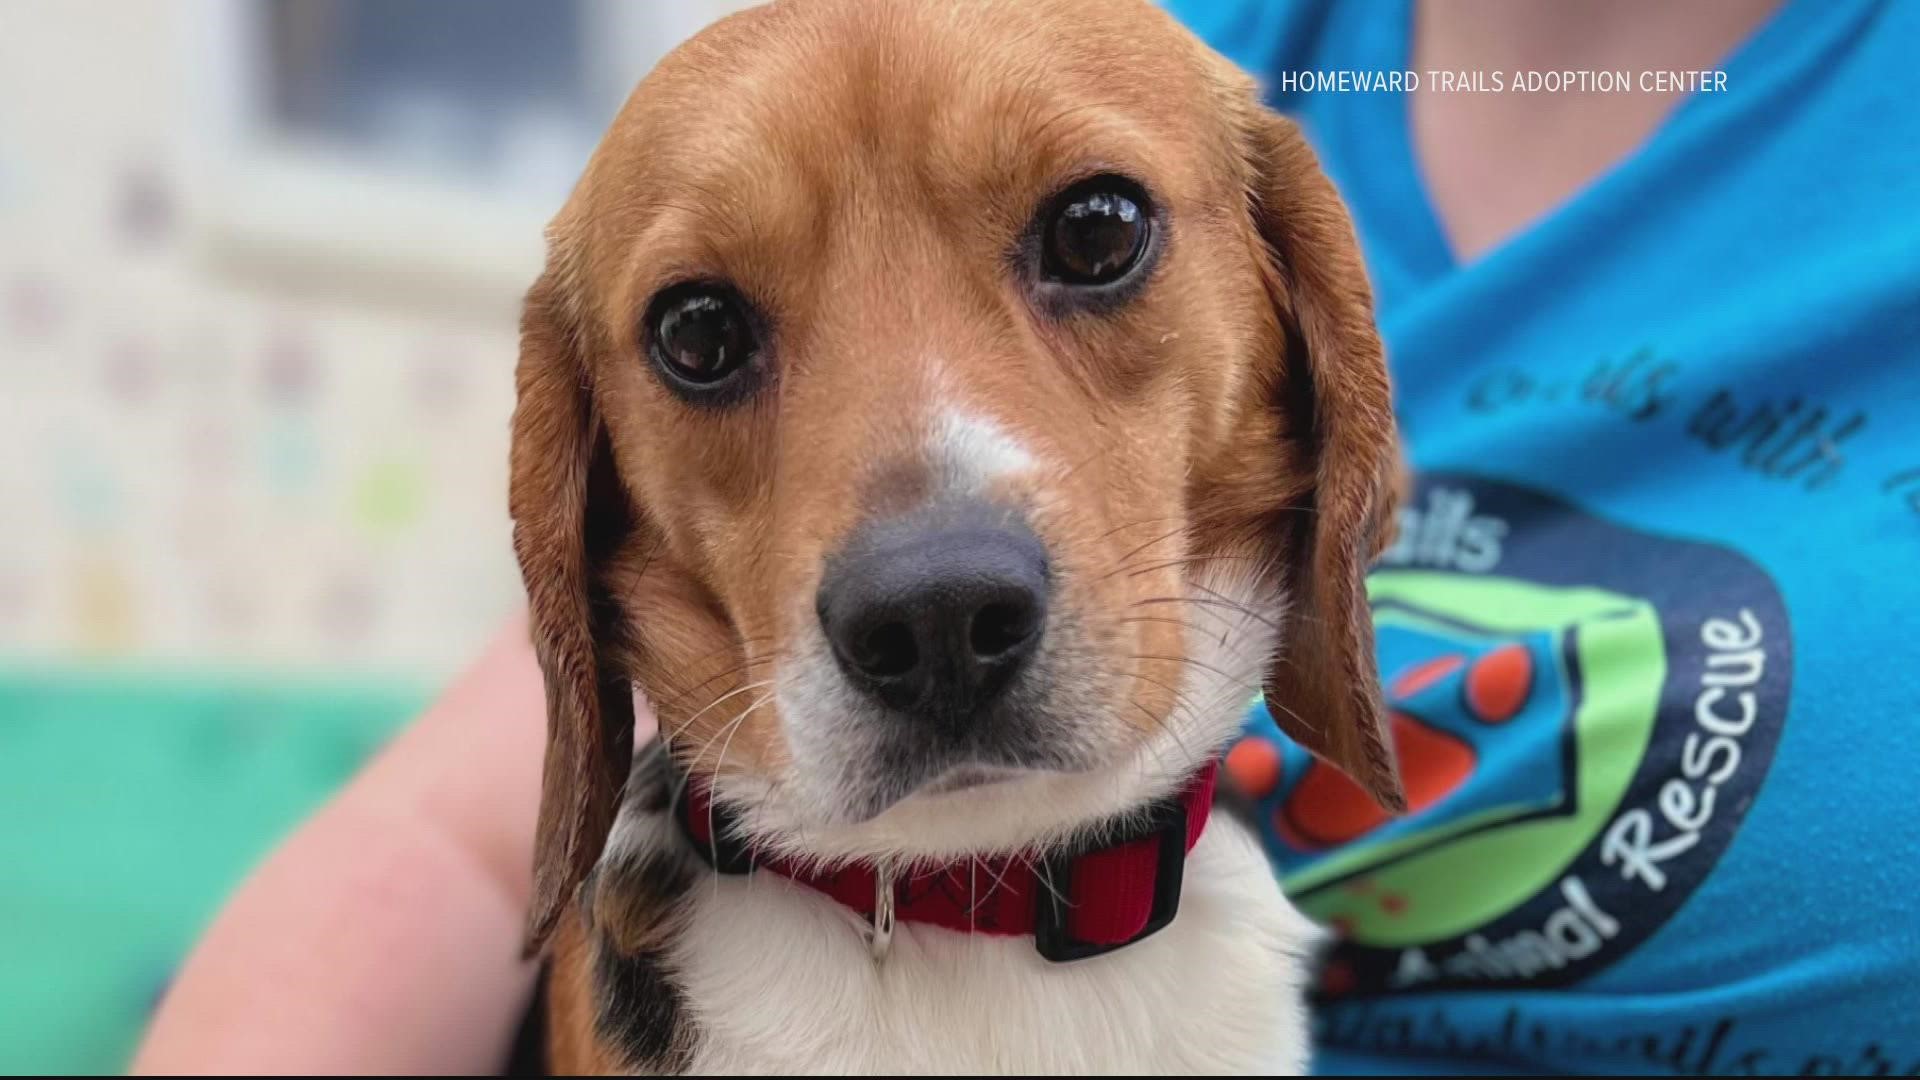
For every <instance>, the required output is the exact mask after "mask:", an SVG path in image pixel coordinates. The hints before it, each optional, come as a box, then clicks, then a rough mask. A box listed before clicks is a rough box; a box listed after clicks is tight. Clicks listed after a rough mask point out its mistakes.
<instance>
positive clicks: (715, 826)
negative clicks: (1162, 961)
mask: <svg viewBox="0 0 1920 1080" xmlns="http://www.w3.org/2000/svg"><path fill="white" fill-rule="evenodd" d="M1217 772H1218V767H1217V765H1214V764H1209V765H1207V766H1206V767H1205V768H1203V769H1201V770H1200V772H1199V773H1197V774H1195V776H1194V778H1193V779H1192V780H1190V781H1188V783H1187V785H1186V787H1185V788H1183V789H1181V791H1180V792H1179V793H1178V794H1177V795H1173V796H1170V797H1168V798H1166V799H1164V800H1162V801H1161V802H1158V803H1156V804H1154V805H1153V806H1151V807H1149V808H1148V813H1147V815H1146V818H1145V821H1144V823H1143V824H1136V825H1135V826H1134V827H1133V828H1131V829H1129V830H1125V831H1121V832H1117V833H1115V834H1114V836H1115V839H1114V840H1113V841H1111V842H1109V843H1107V844H1105V845H1103V846H1099V847H1082V848H1077V849H1074V850H1071V851H1063V852H1059V853H1056V854H1052V855H1048V856H1046V857H1045V858H1043V859H1038V860H1031V861H1029V860H1024V859H1018V858H1014V857H1010V856H994V857H989V858H980V859H966V860H962V861H960V862H956V863H950V864H947V865H944V866H920V867H916V868H914V869H912V870H904V869H903V870H902V871H901V872H900V873H899V875H898V876H897V877H896V878H895V880H894V885H893V888H894V918H895V919H896V920H898V921H901V922H917V923H931V924H933V925H935V926H944V927H946V928H948V929H950V930H960V931H963V932H972V933H980V934H999V935H1022V934H1031V935H1033V939H1034V947H1035V948H1037V949H1038V950H1039V951H1040V955H1042V956H1044V957H1046V958H1047V959H1049V960H1053V961H1056V962H1059V961H1067V960H1079V959H1083V958H1085V957H1089V956H1098V955H1100V954H1102V953H1108V952H1112V951H1113V950H1115V949H1118V948H1121V947H1122V946H1125V945H1131V944H1133V943H1134V942H1136V941H1139V940H1140V939H1142V938H1144V937H1146V936H1148V935H1149V934H1152V933H1153V932H1154V931H1156V930H1159V929H1160V928H1162V927H1164V926H1166V925H1167V924H1168V923H1170V922H1172V921H1173V916H1174V914H1175V913H1176V912H1177V911H1178V910H1179V907H1180V881H1181V876H1182V873H1183V871H1184V869H1185V866H1186V859H1187V852H1189V851H1192V850H1193V846H1194V845H1195V844H1197V843H1199V842H1200V833H1201V832H1202V831H1203V830H1205V829H1206V827H1207V815H1208V814H1209V813H1210V812H1211V811H1212V808H1213V786H1214V780H1215V776H1216V774H1217ZM674 809H675V816H676V817H677V818H678V819H679V821H680V825H681V828H682V829H683V830H684V831H685V832H686V834H687V836H688V838H689V839H691V840H692V841H693V846H694V848H695V849H696V850H698V851H699V853H700V855H701V857H702V858H704V859H706V860H707V862H708V863H710V864H711V865H712V866H713V867H714V869H716V870H718V871H720V872H721V873H724V874H744V873H750V872H752V871H754V870H756V869H759V870H769V871H772V872H773V873H776V874H779V875H781V876H782V877H786V878H789V879H791V880H793V881H796V882H798V883H800V884H802V885H805V886H806V887H808V888H810V889H814V890H816V891H818V892H822V893H825V894H826V895H828V896H830V897H832V898H833V899H834V900H836V901H838V902H839V903H840V904H842V905H843V906H845V907H847V908H850V909H852V910H853V911H855V912H858V913H859V914H860V915H861V916H863V917H865V918H866V919H868V920H869V921H871V920H872V919H873V915H874V908H875V906H876V899H877V896H878V890H877V888H876V885H875V881H874V867H873V864H871V863H864V862H858V863H848V864H843V865H841V866H839V867H837V868H835V869H831V870H825V871H822V870H817V869H814V868H811V867H809V866H803V865H801V864H800V863H797V862H794V861H793V860H788V859H781V858H771V857H770V858H762V857H760V855H759V854H758V853H756V852H755V851H754V850H753V849H752V848H751V847H750V846H749V845H745V844H742V843H740V842H739V840H738V832H737V827H736V826H735V825H734V823H733V822H732V821H730V820H729V819H728V817H727V815H726V814H725V813H724V812H723V811H721V810H720V809H719V808H718V807H716V806H715V805H714V804H713V803H712V801H711V799H710V798H709V792H708V789H707V785H706V783H705V782H704V781H703V780H700V779H695V780H693V781H691V782H689V783H687V784H686V785H684V790H683V793H682V795H681V797H680V799H679V800H678V802H677V803H676V805H675V807H674Z"/></svg>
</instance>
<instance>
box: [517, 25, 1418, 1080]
mask: <svg viewBox="0 0 1920 1080" xmlns="http://www.w3.org/2000/svg"><path fill="white" fill-rule="evenodd" d="M549 241H550V254H549V261H548V264H547V267H546V270H545V272H544V273H543V274H542V276H541V277H540V279H539V280H538V282H536V283H535V284H534V286H533V287H532V290H531V291H530V293H529V294H528V296H527V300H526V307H525V313H524V317H523V323H522V345H521V355H520V360H519V366H518V380H517V385H518V394H519V402H518V406H517V410H516V412H515V414H514V420H513V449H512V492H511V503H512V514H513V520H514V543H515V548H516V551H517V554H518V557H519V561H520V565H521V568H522V570H523V573H524V577H525V581H526V587H527V592H528V595H529V598H530V601H531V611H532V625H533V632H534V636H535V644H536V646H537V651H538V653H539V658H540V663H541V665H542V668H543V670H544V674H545V679H546V686H547V708H548V723H549V741H548V746H547V754H546V764H545V774H544V783H545V789H544V794H543V798H542V803H541V808H540V817H539V825H538V834H537V852H536V855H535V860H536V861H535V882H534V899H533V908H532V912H531V917H530V922H529V925H528V935H529V948H530V949H531V950H536V951H537V950H540V949H542V948H546V949H549V950H550V959H549V976H548V979H549V981H548V983H547V986H546V994H547V1000H548V1002H549V1012H548V1015H547V1025H548V1033H549V1036H548V1037H549V1040H550V1052H551V1064H552V1065H553V1066H554V1067H555V1068H556V1069H558V1070H560V1071H564V1072H568V1073H574V1072H641V1073H676V1072H700V1073H719V1072H756V1073H776V1072H777V1073H803V1072H804V1073H820V1072H834V1073H855V1072H857V1073H887V1074H900V1073H927V1072H942V1073H975V1074H977V1073H1005V1072H1020V1073H1034V1072H1124V1073H1133V1074H1136V1075H1138V1074H1141V1073H1147V1074H1154V1073H1165V1072H1291V1071H1297V1070H1299V1069H1300V1068H1302V1067H1303V1066H1304V1064H1305V1062H1306V1059H1307V1052H1308V1040H1307V1030H1306V1026H1305V1014H1304V1009H1303V1006H1302V1003H1301V993H1302V982H1303V979H1304V976H1305V973H1306V964H1305V960H1304V952H1305V949H1306V947H1307V946H1308V944H1309V943H1310V941H1311V931H1310V929H1309V928H1308V926H1307V925H1306V924H1305V923H1304V921H1303V920H1302V919H1301V918H1300V917H1299V916H1297V915H1296V914H1295V913H1294V912H1293V911H1292V909H1290V908H1289V907H1288V905H1287V903H1286V901H1285V900H1284V899H1283V897H1282V895H1281V893H1280V890H1279V889H1278V887H1277V886H1276V883H1275V880H1274V875H1273V872H1272V870H1271V868H1270V867H1269V865H1268V863H1267V861H1266V859H1265V858H1264V856H1263V854H1262V852H1261V850H1260V847H1259V846H1258V844H1257V843H1256V841H1255V839H1254V838H1253V836H1252V835H1251V834H1250V833H1249V832H1248V831H1246V830H1245V829H1244V828H1243V827H1242V826H1241V825H1240V824H1239V823H1238V822H1236V821H1234V820H1232V819H1230V818H1229V817H1227V816H1224V815H1216V814H1213V813H1212V812H1211V808H1212V793H1213V790H1214V786H1215V785H1214V774H1215V765H1214V762H1215V760H1216V755H1217V754H1218V753H1219V752H1220V751H1221V749H1222V748H1223V747H1224V746H1225V745H1226V744H1227V743H1228V742H1229V741H1230V740H1231V739H1232V738H1233V736H1234V735H1235V734H1236V733H1237V731H1238V729H1239V726H1240V724H1241V721H1242V718H1243V716H1244V715H1245V713H1246V711H1247V709H1248V708H1249V705H1250V703H1251V702H1252V701H1253V700H1254V698H1255V695H1256V694H1258V693H1259V692H1260V691H1261V689H1262V688H1264V691H1265V697H1266V702H1267V704H1268V706H1269V707H1270V708H1271V709H1272V710H1273V712H1274V714H1275V715H1276V716H1278V717H1279V719H1280V722H1281V724H1282V725H1283V726H1284V727H1285V729H1286V730H1287V731H1288V732H1289V733H1290V734H1291V735H1292V736H1293V737H1294V738H1296V739H1298V740H1299V741H1301V742H1302V743H1303V744H1305V745H1306V746H1308V747H1310V748H1311V749H1313V750H1314V751H1315V752H1316V753H1318V754H1319V755H1321V756H1322V757H1323V758H1325V759H1326V760H1328V761H1330V762H1332V763H1333V764H1335V765H1336V766H1338V767H1339V768H1340V769H1342V770H1343V771H1345V772H1346V773H1347V774H1348V775H1350V776H1351V777H1352V778H1353V780H1354V781H1355V782H1357V783H1358V784H1359V785H1360V786H1361V787H1362V788H1363V789H1364V790H1365V791H1367V792H1368V793H1370V794H1371V795H1372V797H1373V798H1374V799H1375V800H1377V801H1378V802H1379V803H1380V804H1381V805H1383V806H1385V807H1387V808H1389V809H1399V808H1401V807H1402V806H1403V803H1404V797H1403V794H1402V790H1401V786H1400V782H1399V780H1398V777H1397V771H1396V768H1395V763H1394V756H1393V750H1392V746H1391V744H1390V742H1389V740H1388V738H1387V735H1386V732H1385V728H1384V725H1383V710H1382V702H1381V694H1380V690H1379V686H1378V678H1377V675H1376V671H1375V663H1374V658H1373V633H1372V627H1371V622H1370V615H1369V612H1368V606H1367V599H1366V593H1365V589H1364V585H1363V581H1362V573H1363V571H1364V569H1365V567H1366V565H1367V563H1368V562H1369V561H1370V559H1371V558H1372V557H1373V556H1374V555H1375V554H1376V553H1377V552H1378V551H1379V550H1380V549H1381V547H1382V545H1383V544H1384V542H1385V541H1386V540H1387V538H1388V533H1389V531H1390V529H1391V523H1392V521H1393V512H1392V511H1393V502H1394V494H1395V487H1396V479H1397V468H1398V451H1397V442H1396V437H1395V430H1394V423H1393V418H1392V413H1391V410H1390V405H1389V391H1388V382H1387V375H1386V370H1385V367H1384V365H1383V363H1382V357H1381V346H1380V341H1379V338H1378V336H1377V334H1376V331H1375V328H1374V324H1373V316H1372V301H1371V297H1370V293H1369V289H1368V285H1367V281H1366V278H1365V275H1364V273H1363V270H1362V267H1361V262H1360V259H1359V256H1358V255H1357V253H1356V249H1355V244H1354V237H1353V230H1352V227H1351V225H1350V223H1349V220H1348V217H1347V214H1346V212H1345V210H1344V209H1343V207H1342V206H1341V203H1340V201H1339V199H1338V198H1337V197H1336V195H1335V193H1334V190H1333V188H1332V186H1331V185H1330V184H1329V182H1328V181H1327V179H1326V178H1325V177H1324V176H1323V175H1322V173H1321V172H1320V170H1319V168H1318V166H1317V164H1316V162H1315V159H1314V157H1313V155H1312V153H1311V152H1310V151H1309V149H1308V147H1307V145H1306V143H1305V142H1304V141H1303V140H1302V138H1301V135H1300V132H1299V131H1298V130H1297V129H1296V128H1295V127H1294V126H1293V125H1292V124H1291V123H1289V122H1288V121H1286V120H1283V119H1282V118H1280V117H1278V116H1276V115H1274V114H1273V113H1270V112H1268V111H1266V110H1265V109H1264V108H1262V107H1261V106H1260V104H1259V102H1258V98H1257V95H1256V90H1255V87H1254V86H1253V85H1252V83H1251V82H1250V81H1249V80H1248V79H1247V78H1245V77H1244V76H1243V75H1242V74H1240V73H1239V72H1238V71H1237V70H1236V69H1235V68H1233V67H1232V66H1231V65H1230V64H1229V63H1228V62H1227V61H1225V60H1224V59H1222V58H1220V57H1219V56H1217V55H1215V54H1213V53H1212V52H1210V51H1208V50H1207V49H1206V48H1205V47H1204V46H1202V45H1201V44H1200V43H1199V42H1198V41H1196V40H1195V39H1194V38H1193V37H1192V36H1191V35H1189V34H1188V33H1187V32H1186V31H1184V30H1183V29H1182V28H1180V27H1179V26H1178V25H1177V24H1175V23H1174V22H1173V21H1172V20H1171V19H1170V18H1168V17H1167V16H1166V15H1165V14H1163V13H1162V12H1160V11H1159V10H1158V9H1157V8H1155V7H1154V6H1152V5H1151V4H1150V3H1147V2H1145V0H782V2H778V3H773V4H769V5H768V6H765V7H762V8H757V9H754V10H750V11H747V12H743V13H741V14H739V15H736V16H733V17H731V18H728V19H726V20H724V21H722V22H720V23H718V24H716V25H714V26H713V27H711V28H710V29H708V30H707V31H705V32H704V33H702V34H700V35H699V36H698V37H696V38H694V39H693V40H691V41H690V42H688V43H687V44H685V45H683V46H682V47H680V48H679V49H678V50H677V51H675V52H674V53H673V54H672V55H670V56H669V57H667V58H666V59H665V60H664V61H662V62H661V63H660V65H659V66H658V67H657V68H656V69H655V70H654V71H653V72H652V73H651V74H650V75H649V76H648V77H647V78H646V79H645V81H643V82H642V83H641V84H640V86H639V88H638V90H636V91H635V93H634V94H633V96H632V97H631V99H630V100H629V101H628V102H627V103H626V105H625V107H624V108H623V109H622V111H621V112H620V114H619V116H618V118H617V119H616V120H615V121H614V123H613V126H612V128H611V130H609V131H608V133H607V134H606V137H605V139H604V141H603V142H602V143H601V144H600V147H599V149H598V151H597V152H596V153H595V155H594V156H593V159H592V161H591V162H590V164H589V165H588V166H587V169H586V173H585V175H584V176H583V177H582V178H581V180H580V182H579V185H578V187H577V188H576V189H575V190H574V192H573V194H572V196H571V198H570V199H569V201H568V202H567V204H566V206H565V208H564V209H562V210H561V212H560V213H559V215H558V217H557V218H556V219H555V220H554V222H553V225H552V227H551V229H550V230H549ZM636 690H637V691H639V692H641V693H644V695H645V698H646V700H647V701H648V702H649V703H650V704H651V707H652V710H653V712H654V713H655V714H656V715H657V716H658V720H659V731H658V736H657V738H650V739H649V740H648V741H647V742H646V743H645V745H643V746H641V747H639V748H636V747H635V746H634V734H633V732H634V695H635V692H636Z"/></svg>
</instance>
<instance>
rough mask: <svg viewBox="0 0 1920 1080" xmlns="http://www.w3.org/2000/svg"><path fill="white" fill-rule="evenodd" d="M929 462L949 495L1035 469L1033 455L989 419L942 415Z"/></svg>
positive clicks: (930, 446)
mask: <svg viewBox="0 0 1920 1080" xmlns="http://www.w3.org/2000/svg"><path fill="white" fill-rule="evenodd" d="M927 462H928V465H929V467H930V468H931V469H932V470H933V474H934V475H935V476H936V477H937V478H938V479H939V483H940V484H941V486H942V487H943V488H944V489H945V491H946V492H947V493H949V494H953V495H963V494H965V495H971V494H978V493H979V491H980V489H981V488H983V487H985V486H986V485H987V484H988V483H990V482H992V481H994V480H998V479H1001V478H1003V477H1007V476H1012V475H1015V474H1017V473H1022V472H1026V471H1027V470H1028V469H1031V468H1033V466H1034V459H1033V455H1032V454H1029V453H1028V452H1027V450H1026V448H1025V447H1023V446H1021V445H1020V443H1019V441H1018V440H1016V439H1014V438H1013V437H1012V436H1011V435H1008V434H1007V433H1006V432H1005V431H1003V430H1001V429H1000V427H999V425H997V424H994V423H993V422H992V421H990V420H983V419H981V418H979V417H977V416H969V415H967V414H966V413H960V412H952V411H947V412H943V413H941V414H940V419H939V422H938V423H936V424H935V425H934V426H933V435H932V438H931V439H929V440H928V445H927Z"/></svg>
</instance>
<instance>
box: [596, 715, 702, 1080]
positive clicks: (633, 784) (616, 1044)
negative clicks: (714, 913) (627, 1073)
mask: <svg viewBox="0 0 1920 1080" xmlns="http://www.w3.org/2000/svg"><path fill="white" fill-rule="evenodd" d="M671 782H672V773H671V770H670V768H669V762H668V759H667V755H666V750H665V748H664V747H663V746H662V745H661V744H660V743H659V742H658V741H657V740H656V741H654V742H651V743H649V744H648V745H646V746H644V747H641V748H640V750H639V751H638V753H637V755H636V757H635V759H634V767H633V771H632V774H631V775H630V776H629V777H628V780H627V788H626V792H625V801H626V808H625V811H624V812H625V813H627V814H633V813H634V812H635V811H638V814H639V816H640V817H641V818H643V819H644V824H643V828H646V829H648V830H653V829H657V830H659V833H658V835H657V836H654V837H649V838H646V839H644V840H643V841H642V842H640V843H639V844H637V845H636V846H635V848H632V849H628V851H627V852H625V853H624V857H614V858H610V859H605V860H603V861H602V862H601V864H600V866H599V867H597V868H596V869H595V871H594V876H593V879H592V881H591V882H590V883H589V885H588V888H589V889H591V890H592V896H593V900H592V903H591V905H590V907H589V911H590V913H591V917H592V919H593V922H594V924H595V925H594V933H593V940H594V950H593V957H594V961H593V968H594V970H593V978H594V989H595V995H594V996H595V1000H596V1002H597V1010H596V1014H595V1016H594V1027H595V1030H596V1031H597V1032H598V1034H599V1037H600V1039H601V1041H602V1042H603V1043H604V1044H605V1045H606V1046H607V1047H608V1049H610V1050H612V1051H613V1052H614V1053H616V1054H618V1055H620V1056H621V1057H622V1058H623V1059H624V1060H625V1062H626V1064H628V1065H630V1066H632V1067H633V1068H636V1069H639V1070H642V1071H645V1072H651V1073H681V1072H685V1071H686V1070H687V1068H688V1066H689V1065H690V1064H691V1062H692V1059H693V1047H694V1044H695V1042H696V1033H695V1031H694V1029H693V1025H692V1023H691V1021H690V1020H689V1019H688V1018H687V1015H686V998H685V995H684V994H683V993H682V992H681V990H680V986H679V984H678V983H677V982H676V980H675V978H674V972H673V968H672V963H671V960H670V959H669V956H668V951H667V949H668V945H669V943H670V942H671V941H672V940H673V939H674V937H675V935H676V934H677V932H678V922H679V919H680V917H681V915H682V913H683V912H684V910H685V909H684V904H685V899H684V898H685V895H686V893H687V891H688V889H690V888H692V886H693V883H694V880H695V877H696V874H697V873H699V871H700V866H699V864H698V862H697V861H696V860H695V858H694V856H693V853H692V851H691V850H690V849H689V848H688V847H687V845H686V843H685V842H684V841H683V840H682V839H681V837H680V835H679V831H678V828H677V827H676V825H675V824H674V821H673V817H672V815H671V814H670V813H669V812H668V811H669V795H670V792H671ZM630 820H631V819H630Z"/></svg>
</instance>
